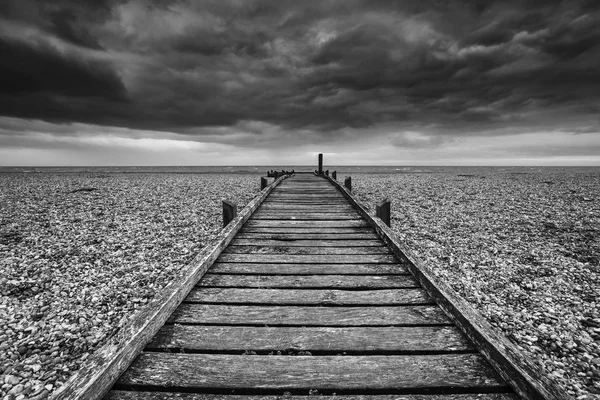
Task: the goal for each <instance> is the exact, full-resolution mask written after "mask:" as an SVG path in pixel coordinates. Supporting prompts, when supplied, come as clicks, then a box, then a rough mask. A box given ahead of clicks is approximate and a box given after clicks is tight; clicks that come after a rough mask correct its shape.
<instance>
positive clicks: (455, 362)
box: [118, 352, 505, 390]
mask: <svg viewBox="0 0 600 400" xmlns="http://www.w3.org/2000/svg"><path fill="white" fill-rule="evenodd" d="M118 383H119V384H121V385H125V386H127V385H143V386H160V387H181V388H198V389H200V388H210V389H219V388H222V389H280V390H281V389H307V390H308V389H317V390H319V389H362V390H365V389H367V390H368V389H371V390H374V389H379V390H381V389H395V390H397V389H398V388H404V389H412V390H415V389H429V388H435V389H437V390H442V389H443V388H448V389H449V388H457V387H459V388H488V389H492V388H497V389H500V388H504V387H505V385H504V384H503V383H502V382H501V381H500V380H499V379H498V377H497V376H496V373H495V372H494V371H493V370H492V369H491V368H490V367H489V365H488V364H487V363H486V362H485V360H484V359H483V357H481V356H480V355H478V354H443V355H410V356H408V355H398V356H320V357H311V356H295V357H289V356H246V355H227V354H172V353H148V352H144V353H142V354H140V356H139V357H138V358H137V359H136V360H135V362H134V363H133V364H132V365H131V367H130V368H129V369H128V370H127V371H126V372H125V373H124V374H123V375H122V376H121V378H120V379H119V382H118Z"/></svg>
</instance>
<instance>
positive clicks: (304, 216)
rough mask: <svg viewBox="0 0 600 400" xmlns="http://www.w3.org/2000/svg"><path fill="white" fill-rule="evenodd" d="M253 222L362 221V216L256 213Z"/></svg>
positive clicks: (354, 213) (313, 213) (349, 213)
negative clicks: (265, 220) (272, 220)
mask: <svg viewBox="0 0 600 400" xmlns="http://www.w3.org/2000/svg"><path fill="white" fill-rule="evenodd" d="M252 219H253V220H256V219H275V220H298V221H304V220H313V221H319V220H335V221H337V220H360V219H362V218H361V217H360V215H358V214H357V213H356V212H348V213H329V212H301V211H296V212H262V211H259V212H256V213H255V214H254V215H253V216H252Z"/></svg>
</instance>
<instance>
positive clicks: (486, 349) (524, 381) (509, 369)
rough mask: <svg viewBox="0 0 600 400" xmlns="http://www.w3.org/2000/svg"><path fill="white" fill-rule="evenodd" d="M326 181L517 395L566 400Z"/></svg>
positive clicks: (389, 233) (392, 237) (384, 229)
mask: <svg viewBox="0 0 600 400" xmlns="http://www.w3.org/2000/svg"><path fill="white" fill-rule="evenodd" d="M329 181H330V182H331V183H332V184H333V185H335V186H336V187H337V188H338V190H340V192H341V193H342V194H343V195H344V196H345V197H346V198H347V199H348V200H349V201H350V203H351V204H352V205H353V206H354V207H356V209H357V210H358V211H359V212H360V214H361V215H362V216H363V217H364V218H365V219H366V220H367V221H368V222H369V224H370V225H371V226H372V227H373V228H374V229H375V230H376V231H377V233H378V234H379V235H380V237H381V238H382V239H383V240H384V241H385V242H386V243H387V244H388V245H389V246H390V248H391V249H392V250H393V251H394V253H395V254H396V255H397V256H398V258H400V259H401V260H403V261H404V262H406V263H407V264H408V267H409V269H410V270H411V272H412V273H413V274H414V275H415V277H416V278H417V279H418V280H419V282H420V283H421V285H422V286H423V287H424V288H425V289H426V290H427V291H428V293H429V294H430V295H431V296H432V297H433V298H434V299H435V301H436V302H437V303H438V304H439V305H440V307H441V308H442V309H443V310H444V311H445V312H446V313H447V314H448V315H449V316H451V317H452V319H453V320H454V322H455V323H456V324H457V326H458V327H459V328H460V329H461V330H462V331H463V333H465V334H466V335H467V336H468V337H469V338H470V339H471V340H472V341H473V342H474V344H475V346H476V347H477V348H478V349H479V351H480V352H481V353H482V354H483V356H484V357H485V358H486V359H487V361H488V362H489V363H490V364H491V365H492V366H493V368H494V369H495V370H496V371H498V373H499V374H500V376H501V377H502V378H503V379H504V380H506V382H507V383H508V384H509V385H510V387H511V388H512V389H513V390H514V391H515V392H516V393H517V394H518V395H519V396H521V397H522V398H524V399H530V400H534V399H536V400H537V399H546V400H567V399H569V396H568V395H567V394H566V393H564V391H563V390H562V389H561V388H559V387H558V386H557V385H556V384H554V383H553V382H552V381H550V380H549V379H548V378H547V377H546V374H545V373H544V371H543V370H542V369H541V368H540V367H539V366H537V365H536V364H534V363H533V362H531V361H530V360H529V359H527V357H525V356H524V355H523V353H522V352H521V351H519V349H518V348H517V347H516V346H515V345H514V344H512V343H511V342H510V341H509V340H508V339H507V338H506V337H504V336H502V335H501V334H500V333H499V332H498V331H496V330H495V329H494V328H493V327H492V326H491V325H490V324H489V323H488V322H487V321H486V320H485V319H484V318H483V317H482V316H481V314H479V313H478V312H477V311H476V310H475V309H474V308H473V307H471V306H470V305H469V304H468V303H467V302H466V301H465V300H463V299H462V298H461V297H460V296H459V295H458V294H456V293H455V292H454V291H453V290H452V288H451V287H450V286H448V285H447V284H446V283H444V282H443V281H442V280H441V279H438V278H437V277H436V276H435V274H434V273H433V271H432V270H431V268H430V267H429V266H427V264H426V263H425V262H423V261H422V260H421V259H420V258H419V257H418V256H417V255H416V254H414V253H413V252H412V251H411V250H410V249H408V248H407V247H406V246H405V245H404V244H402V243H401V242H400V241H399V240H398V239H397V238H396V236H395V234H394V233H393V231H392V230H391V229H390V227H388V226H387V225H385V224H384V223H382V222H381V221H380V220H379V219H378V218H373V216H371V215H370V214H369V212H368V211H367V209H366V208H365V207H364V206H363V205H362V203H360V202H359V201H358V200H356V199H355V198H354V196H352V194H351V193H349V192H348V191H347V190H345V189H344V188H343V187H342V186H341V185H339V184H338V183H337V182H335V181H332V180H331V179H329Z"/></svg>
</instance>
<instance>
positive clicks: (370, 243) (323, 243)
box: [230, 236, 383, 248]
mask: <svg viewBox="0 0 600 400" xmlns="http://www.w3.org/2000/svg"><path fill="white" fill-rule="evenodd" d="M382 245H383V242H382V241H381V240H376V239H370V240H356V239H350V240H343V239H342V240H306V239H296V240H289V239H288V240H282V239H279V240H277V239H251V238H239V236H236V237H235V238H234V239H233V240H232V241H231V244H230V246H287V247H339V248H345V247H381V246H382Z"/></svg>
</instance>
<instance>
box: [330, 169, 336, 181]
mask: <svg viewBox="0 0 600 400" xmlns="http://www.w3.org/2000/svg"><path fill="white" fill-rule="evenodd" d="M331 177H332V178H333V180H335V181H337V171H333V172H332V173H331Z"/></svg>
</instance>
